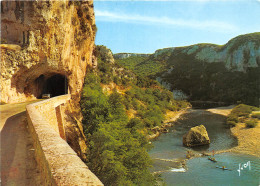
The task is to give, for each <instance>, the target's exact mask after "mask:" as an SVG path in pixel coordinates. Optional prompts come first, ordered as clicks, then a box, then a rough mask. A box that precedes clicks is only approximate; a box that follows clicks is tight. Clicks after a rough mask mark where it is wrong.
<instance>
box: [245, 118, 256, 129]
mask: <svg viewBox="0 0 260 186" xmlns="http://www.w3.org/2000/svg"><path fill="white" fill-rule="evenodd" d="M256 126H257V119H250V120H248V121H247V122H246V127H247V128H254V127H256Z"/></svg>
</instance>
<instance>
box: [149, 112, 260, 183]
mask: <svg viewBox="0 0 260 186" xmlns="http://www.w3.org/2000/svg"><path fill="white" fill-rule="evenodd" d="M224 123H225V116H222V115H218V114H214V113H211V112H208V111H206V110H202V109H196V110H190V111H188V112H187V113H186V114H184V115H183V116H182V117H181V118H180V119H179V120H177V121H176V122H175V123H174V127H172V128H171V129H170V132H169V133H166V134H162V135H161V136H160V137H159V138H157V139H156V140H154V141H153V145H154V148H153V149H152V150H151V151H150V152H149V154H150V157H151V158H152V159H153V165H154V167H153V168H152V169H151V171H152V172H159V173H160V174H161V176H162V178H163V180H164V181H165V183H166V185H169V186H171V185H258V184H260V160H259V159H258V158H257V157H254V156H249V155H242V154H234V153H221V154H216V155H215V158H216V160H217V161H218V162H216V163H213V162H211V161H209V160H208V159H207V157H198V158H193V159H191V160H188V161H187V162H186V166H184V165H183V160H185V155H186V152H187V151H188V150H192V151H194V152H195V153H197V154H200V153H201V152H207V151H212V150H214V151H221V150H227V149H230V148H232V147H234V146H236V145H237V140H236V139H235V138H234V137H233V136H232V135H231V132H230V130H229V129H227V128H226V127H225V125H224ZM200 124H203V125H204V126H205V127H206V129H207V131H208V134H209V138H210V140H211V144H210V145H208V146H201V147H196V148H187V147H184V146H183V145H182V136H183V135H184V134H185V133H186V132H187V131H188V130H189V129H190V128H191V127H193V126H197V125H200ZM248 162H250V170H249V166H248V167H247V168H244V169H243V170H241V171H240V175H239V172H238V171H237V170H238V168H239V164H240V165H241V166H242V165H243V164H245V163H247V164H248ZM216 166H226V167H227V168H228V169H230V170H222V169H219V168H216Z"/></svg>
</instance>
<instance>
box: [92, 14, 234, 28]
mask: <svg viewBox="0 0 260 186" xmlns="http://www.w3.org/2000/svg"><path fill="white" fill-rule="evenodd" d="M95 16H96V20H100V21H106V22H125V23H136V24H150V25H153V24H154V25H155V24H157V25H159V24H160V25H166V26H178V27H189V28H194V29H202V30H213V31H219V32H234V31H237V30H238V28H237V27H236V26H235V25H232V24H229V23H226V22H223V21H217V20H184V19H174V18H169V17H151V16H143V15H137V14H135V15H134V14H132V15H130V14H119V13H113V12H109V11H100V10H95Z"/></svg>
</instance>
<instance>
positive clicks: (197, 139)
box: [182, 125, 210, 147]
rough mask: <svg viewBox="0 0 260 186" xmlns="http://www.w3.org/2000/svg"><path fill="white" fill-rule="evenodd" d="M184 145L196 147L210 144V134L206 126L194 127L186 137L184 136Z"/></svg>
mask: <svg viewBox="0 0 260 186" xmlns="http://www.w3.org/2000/svg"><path fill="white" fill-rule="evenodd" d="M182 140H183V145H185V146H187V147H194V146H200V145H208V144H210V139H209V136H208V132H207V130H206V128H205V127H204V125H200V126H196V127H192V128H191V129H190V130H189V131H188V132H187V133H186V134H185V135H184V136H183V139H182Z"/></svg>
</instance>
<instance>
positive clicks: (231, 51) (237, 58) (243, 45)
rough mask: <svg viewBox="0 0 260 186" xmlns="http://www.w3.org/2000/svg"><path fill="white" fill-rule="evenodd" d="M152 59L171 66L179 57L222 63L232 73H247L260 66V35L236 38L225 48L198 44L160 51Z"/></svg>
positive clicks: (253, 34)
mask: <svg viewBox="0 0 260 186" xmlns="http://www.w3.org/2000/svg"><path fill="white" fill-rule="evenodd" d="M152 57H153V58H154V59H158V58H161V59H162V60H164V61H168V60H169V61H168V63H169V64H170V63H172V62H173V61H176V60H179V59H178V57H181V58H187V60H197V61H201V62H207V63H213V62H222V63H225V67H226V68H227V69H228V70H230V71H239V72H245V71H246V70H247V68H251V67H252V68H256V67H258V66H259V64H260V33H259V32H258V33H252V34H246V35H241V36H238V37H235V38H233V39H231V40H230V41H229V42H228V43H227V44H225V45H223V46H221V45H215V44H196V45H191V46H186V47H171V48H164V49H159V50H156V51H155V53H154V54H153V55H152ZM170 57H171V59H169V58H170Z"/></svg>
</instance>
